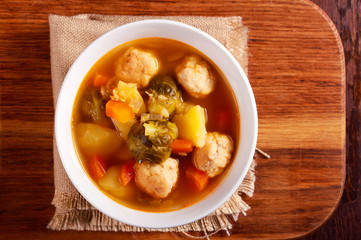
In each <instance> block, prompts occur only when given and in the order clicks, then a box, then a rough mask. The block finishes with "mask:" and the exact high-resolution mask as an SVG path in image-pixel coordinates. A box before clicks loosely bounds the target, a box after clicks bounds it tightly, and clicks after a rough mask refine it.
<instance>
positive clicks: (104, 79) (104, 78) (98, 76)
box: [93, 73, 109, 87]
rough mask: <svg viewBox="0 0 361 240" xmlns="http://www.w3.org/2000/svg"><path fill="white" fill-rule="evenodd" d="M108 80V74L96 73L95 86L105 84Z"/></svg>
mask: <svg viewBox="0 0 361 240" xmlns="http://www.w3.org/2000/svg"><path fill="white" fill-rule="evenodd" d="M108 80H109V77H108V76H106V75H104V74H101V73H95V76H94V81H93V86H94V87H101V86H103V85H105V84H106V83H107V82H108Z"/></svg>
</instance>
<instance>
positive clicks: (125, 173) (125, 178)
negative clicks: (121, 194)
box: [119, 160, 135, 186]
mask: <svg viewBox="0 0 361 240" xmlns="http://www.w3.org/2000/svg"><path fill="white" fill-rule="evenodd" d="M134 175H135V173H134V161H133V160H129V161H128V162H126V163H125V164H124V165H123V166H122V168H121V169H120V176H119V179H120V181H121V182H122V184H123V186H126V185H127V184H128V183H129V182H130V181H131V180H132V179H133V178H134Z"/></svg>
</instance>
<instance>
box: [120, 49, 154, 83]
mask: <svg viewBox="0 0 361 240" xmlns="http://www.w3.org/2000/svg"><path fill="white" fill-rule="evenodd" d="M157 72H158V61H157V59H156V58H155V57H154V56H153V55H152V54H151V53H148V52H144V51H142V50H139V49H136V48H133V47H132V48H129V49H128V50H127V51H125V52H124V53H123V55H122V56H121V57H120V59H119V60H118V61H117V63H116V67H115V74H116V75H117V77H119V79H120V80H122V81H123V82H127V83H137V86H138V88H145V87H147V86H148V84H149V81H150V79H151V78H152V77H153V76H154V75H155V74H156V73H157Z"/></svg>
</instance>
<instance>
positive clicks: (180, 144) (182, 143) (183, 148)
mask: <svg viewBox="0 0 361 240" xmlns="http://www.w3.org/2000/svg"><path fill="white" fill-rule="evenodd" d="M170 147H171V149H172V152H173V153H190V152H192V151H193V143H192V141H190V140H188V139H176V140H174V141H173V142H172V144H171V145H170Z"/></svg>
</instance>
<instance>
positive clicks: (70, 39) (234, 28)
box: [48, 14, 255, 232]
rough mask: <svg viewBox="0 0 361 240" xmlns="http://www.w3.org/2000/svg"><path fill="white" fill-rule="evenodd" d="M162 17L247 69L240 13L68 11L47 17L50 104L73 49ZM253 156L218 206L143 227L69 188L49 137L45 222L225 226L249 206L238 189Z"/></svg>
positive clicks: (91, 226)
mask: <svg viewBox="0 0 361 240" xmlns="http://www.w3.org/2000/svg"><path fill="white" fill-rule="evenodd" d="M154 18H157V19H159V18H162V19H169V20H174V21H179V22H183V23H186V24H189V25H192V26H195V27H196V28H199V29H201V30H203V31H205V32H207V33H208V34H210V35H211V36H213V37H214V38H216V39H217V40H218V41H219V42H221V43H222V44H223V45H224V46H225V47H226V48H228V50H229V51H230V52H231V53H232V54H233V55H234V56H235V57H236V59H237V60H238V61H239V63H240V64H241V66H242V67H243V69H245V70H246V71H247V62H248V52H247V28H246V27H245V26H243V24H242V19H241V18H240V17H193V16H184V17H145V16H102V15H90V14H84V15H78V16H73V17H65V16H55V15H51V16H50V17H49V25H50V49H51V75H52V85H53V94H54V106H56V101H57V98H58V93H59V90H60V87H61V84H62V82H63V80H64V77H65V75H66V73H67V72H68V69H69V67H70V66H71V65H72V64H73V62H74V61H75V59H76V58H77V57H78V56H79V54H80V53H81V52H82V51H83V50H84V49H85V48H86V47H87V46H88V45H89V44H90V43H91V42H93V41H94V40H95V39H96V38H98V37H99V36H101V35H102V34H104V33H106V32H108V31H109V30H111V29H113V28H116V27H118V26H120V25H123V24H125V23H129V22H133V21H138V20H144V19H154ZM254 168H255V161H253V163H252V166H251V168H250V170H249V172H248V174H247V176H246V177H245V179H244V181H243V183H242V184H241V186H240V187H239V188H238V191H237V192H236V193H234V194H233V196H232V197H231V198H230V199H229V200H228V201H227V202H226V203H225V204H224V205H223V206H221V207H220V208H219V209H217V210H216V211H215V212H214V213H212V214H210V215H209V216H206V217H204V218H203V219H201V220H198V221H195V222H193V223H190V224H186V225H183V226H180V227H176V228H168V229H143V228H137V227H133V226H129V225H126V224H123V223H121V222H118V221H116V220H114V219H112V218H110V217H108V216H106V215H104V214H103V213H101V212H99V211H98V210H96V209H95V208H94V207H92V206H91V205H90V204H89V203H88V202H87V201H86V200H85V199H84V198H83V197H82V196H81V195H80V194H79V193H78V192H77V190H76V189H75V187H74V186H73V185H72V183H71V181H70V180H69V178H68V176H67V174H66V172H65V170H64V168H63V166H62V163H61V160H60V157H59V154H58V150H57V147H56V144H55V140H54V177H55V181H54V182H55V196H54V199H53V201H52V204H53V205H54V206H55V207H56V211H55V215H54V217H53V218H52V220H51V222H50V223H49V225H48V228H49V229H53V230H70V229H71V230H101V231H134V232H140V231H145V230H146V231H164V232H169V231H174V232H180V231H182V232H185V231H207V232H211V231H217V230H219V229H225V230H227V229H231V228H232V224H233V223H234V222H235V221H236V220H237V219H238V216H239V214H240V213H243V214H244V215H246V211H247V210H249V209H250V207H249V206H248V205H247V204H246V203H245V202H244V201H243V200H242V197H241V195H242V194H246V195H248V196H249V197H252V195H253V190H254V182H255V175H254Z"/></svg>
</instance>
